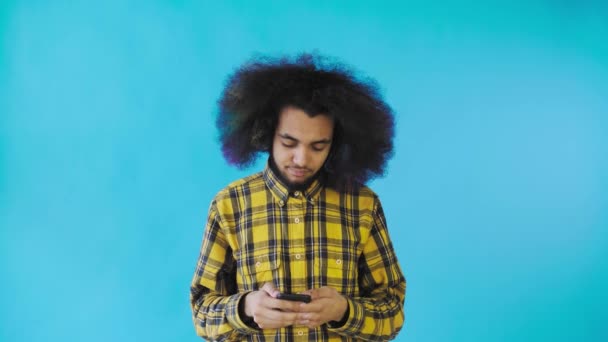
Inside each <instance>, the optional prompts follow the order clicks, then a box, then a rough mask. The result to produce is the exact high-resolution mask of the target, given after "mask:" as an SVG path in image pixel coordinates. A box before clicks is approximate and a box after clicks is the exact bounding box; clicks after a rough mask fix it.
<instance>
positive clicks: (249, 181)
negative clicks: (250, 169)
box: [215, 171, 264, 200]
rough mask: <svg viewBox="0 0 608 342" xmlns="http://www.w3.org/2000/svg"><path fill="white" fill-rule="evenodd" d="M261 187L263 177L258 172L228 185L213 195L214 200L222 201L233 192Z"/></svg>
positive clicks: (261, 173)
mask: <svg viewBox="0 0 608 342" xmlns="http://www.w3.org/2000/svg"><path fill="white" fill-rule="evenodd" d="M261 185H264V177H263V172H261V171H260V172H256V173H254V174H251V175H249V176H246V177H243V178H239V179H237V180H235V181H233V182H231V183H229V184H228V185H226V186H225V187H224V188H223V189H222V190H220V191H219V192H218V193H217V194H216V195H215V199H216V200H220V199H224V198H226V197H229V196H230V195H231V194H232V193H234V192H235V191H238V190H241V189H243V188H255V187H258V186H261Z"/></svg>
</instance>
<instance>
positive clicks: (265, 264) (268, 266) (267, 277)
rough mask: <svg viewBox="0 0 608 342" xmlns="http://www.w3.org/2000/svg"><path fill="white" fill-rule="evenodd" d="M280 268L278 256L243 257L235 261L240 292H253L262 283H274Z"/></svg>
mask: <svg viewBox="0 0 608 342" xmlns="http://www.w3.org/2000/svg"><path fill="white" fill-rule="evenodd" d="M280 266H281V259H280V258H279V256H278V254H262V255H253V256H243V257H240V258H238V259H237V269H238V272H239V274H240V275H241V277H239V278H240V279H237V285H238V286H239V288H240V289H241V290H242V291H255V290H258V289H259V288H261V287H262V286H263V285H264V283H276V280H277V279H278V277H279V276H280V275H279V269H280Z"/></svg>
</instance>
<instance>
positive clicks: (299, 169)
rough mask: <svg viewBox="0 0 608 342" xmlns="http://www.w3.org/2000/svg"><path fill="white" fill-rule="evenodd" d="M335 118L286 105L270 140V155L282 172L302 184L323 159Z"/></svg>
mask: <svg viewBox="0 0 608 342" xmlns="http://www.w3.org/2000/svg"><path fill="white" fill-rule="evenodd" d="M333 133H334V122H333V120H332V119H331V118H330V117H328V116H326V115H322V114H319V115H316V116H314V117H310V116H308V114H306V112H304V111H303V110H301V109H299V108H296V107H285V108H284V109H283V110H282V111H281V113H280V114H279V123H278V125H277V129H276V131H275V134H274V139H273V142H272V158H273V160H274V162H275V164H276V165H277V167H278V169H279V171H280V172H281V175H282V176H283V177H284V178H285V179H287V180H288V181H289V182H290V183H292V184H302V183H304V182H306V181H307V180H308V179H309V178H310V177H312V176H313V175H315V174H316V173H317V171H319V169H321V167H322V166H323V163H325V159H327V155H328V154H329V150H330V148H331V142H332V137H333Z"/></svg>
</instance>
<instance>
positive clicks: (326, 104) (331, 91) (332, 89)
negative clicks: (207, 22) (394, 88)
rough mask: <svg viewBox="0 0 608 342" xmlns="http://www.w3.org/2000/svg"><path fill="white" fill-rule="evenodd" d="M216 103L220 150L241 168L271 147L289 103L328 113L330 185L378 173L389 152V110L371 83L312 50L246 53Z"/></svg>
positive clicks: (366, 178) (345, 185)
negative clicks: (287, 54)
mask: <svg viewBox="0 0 608 342" xmlns="http://www.w3.org/2000/svg"><path fill="white" fill-rule="evenodd" d="M218 105H219V113H218V117H217V121H216V124H217V127H218V130H219V133H220V137H219V139H220V142H221V145H222V153H223V155H224V157H225V158H226V160H227V162H228V163H229V164H231V165H235V166H237V167H239V168H245V167H248V166H250V165H251V164H252V163H253V162H255V161H256V159H257V157H258V155H259V153H262V152H270V150H271V148H272V141H273V137H274V134H275V129H276V127H277V123H278V117H279V113H280V112H281V110H282V109H283V108H285V107H287V106H295V107H298V108H300V109H302V110H303V111H305V112H306V113H307V114H308V115H310V116H311V117H312V116H315V115H320V114H322V115H328V116H329V117H331V118H333V120H334V123H335V127H334V137H333V143H332V149H331V151H330V154H329V156H328V158H327V160H326V161H325V165H324V170H325V171H326V175H325V177H326V178H325V180H326V184H327V185H329V186H333V187H335V188H337V189H344V188H348V187H355V188H356V187H358V186H360V185H362V184H365V183H366V182H367V181H369V180H370V179H373V178H375V177H378V176H382V175H383V174H384V170H385V167H386V163H387V161H388V159H390V157H391V156H392V153H393V136H394V118H393V111H392V109H391V108H390V107H389V105H388V104H387V103H386V102H384V100H383V99H382V96H381V95H380V94H379V91H378V85H377V83H376V82H375V81H374V80H372V79H369V78H362V77H357V75H356V74H355V72H354V71H353V70H352V69H350V68H348V67H346V66H345V65H344V64H342V63H339V62H335V61H333V60H330V59H328V58H326V57H321V56H319V55H317V54H301V55H298V56H296V57H295V58H289V57H282V58H270V57H259V56H258V57H254V58H252V59H251V60H249V61H248V62H246V63H245V64H243V65H242V66H241V67H240V68H238V69H237V70H236V71H235V72H234V73H233V74H232V75H231V76H230V77H229V78H228V81H227V84H226V87H225V88H224V90H223V92H222V94H221V97H220V99H219V100H218Z"/></svg>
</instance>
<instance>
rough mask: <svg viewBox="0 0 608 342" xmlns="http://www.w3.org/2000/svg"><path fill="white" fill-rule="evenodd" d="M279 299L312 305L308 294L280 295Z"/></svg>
mask: <svg viewBox="0 0 608 342" xmlns="http://www.w3.org/2000/svg"><path fill="white" fill-rule="evenodd" d="M277 298H278V299H284V300H290V301H292V302H304V303H310V301H311V298H310V296H309V295H307V294H292V293H279V295H278V296H277Z"/></svg>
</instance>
